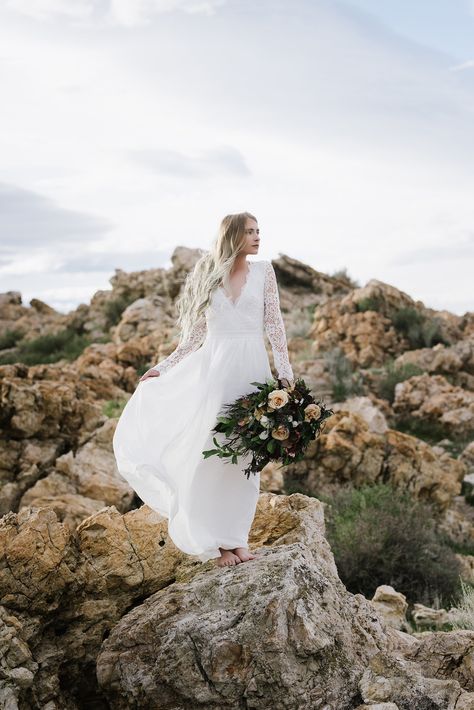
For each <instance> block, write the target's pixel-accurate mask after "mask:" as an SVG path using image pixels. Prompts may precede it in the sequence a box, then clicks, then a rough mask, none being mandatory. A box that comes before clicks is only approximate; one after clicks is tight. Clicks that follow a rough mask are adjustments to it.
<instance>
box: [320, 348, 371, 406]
mask: <svg viewBox="0 0 474 710" xmlns="http://www.w3.org/2000/svg"><path fill="white" fill-rule="evenodd" d="M325 360H326V363H327V365H326V366H327V369H328V371H329V374H330V376H331V384H332V400H333V401H334V402H343V401H344V400H345V399H347V398H348V397H350V396H352V395H360V394H364V391H365V390H364V385H363V381H362V376H361V374H360V372H359V371H354V368H353V367H352V363H351V362H350V360H349V359H348V358H347V357H346V356H345V354H344V351H343V350H342V348H340V347H336V348H334V349H333V350H331V351H329V352H327V353H326V354H325Z"/></svg>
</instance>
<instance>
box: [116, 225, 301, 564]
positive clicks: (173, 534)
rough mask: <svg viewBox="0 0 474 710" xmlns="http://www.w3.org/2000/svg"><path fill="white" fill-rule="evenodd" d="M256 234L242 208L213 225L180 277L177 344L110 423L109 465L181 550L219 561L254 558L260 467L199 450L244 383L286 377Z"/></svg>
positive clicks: (275, 302)
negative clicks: (205, 246) (205, 247)
mask: <svg viewBox="0 0 474 710" xmlns="http://www.w3.org/2000/svg"><path fill="white" fill-rule="evenodd" d="M259 246H260V230H259V228H258V223H257V219H256V218H255V217H254V216H253V215H252V214H250V213H249V212H242V213H238V214H231V215H227V216H226V217H224V219H223V220H222V221H221V224H220V228H219V232H218V235H217V238H216V240H215V241H214V243H213V245H212V247H211V249H210V251H209V252H204V254H202V255H201V256H200V258H199V259H198V261H197V262H196V264H195V266H194V268H193V269H192V270H191V272H190V273H189V274H188V275H187V277H186V279H185V283H184V286H183V289H182V291H181V294H180V296H179V297H178V299H177V301H176V307H177V311H178V319H177V326H178V328H179V330H180V338H179V342H178V344H177V346H176V348H175V350H174V351H173V352H172V353H171V354H170V355H168V356H167V357H165V358H164V359H163V360H161V361H160V362H158V363H157V364H156V365H154V366H153V367H151V368H150V369H149V370H148V371H147V372H145V374H144V375H143V376H142V377H141V378H140V380H139V382H138V384H137V387H136V389H135V391H134V393H133V394H132V396H131V397H130V399H129V400H128V402H127V404H126V406H125V408H124V410H123V412H122V414H121V416H120V418H119V421H118V422H117V427H116V429H115V433H114V437H113V448H114V454H115V459H116V462H117V469H118V471H119V473H120V475H121V476H122V477H123V478H125V479H126V480H127V481H128V482H129V484H130V485H131V486H132V488H133V489H134V490H135V491H136V492H137V494H138V495H139V496H140V498H141V499H142V500H143V501H144V502H145V503H146V504H148V505H149V506H150V507H151V508H153V509H154V510H156V511H158V512H159V513H161V514H162V515H164V516H165V517H166V518H167V519H168V534H169V537H170V538H171V540H172V541H173V543H174V544H175V545H176V546H177V547H178V548H179V549H180V550H182V551H183V552H185V553H186V554H189V555H195V556H197V557H198V559H200V560H201V561H203V562H205V561H206V560H209V559H214V558H216V560H217V564H218V565H219V566H228V565H235V564H239V563H241V562H246V561H248V560H252V559H255V558H256V557H257V555H256V554H255V553H253V552H251V551H250V550H249V549H248V535H249V530H250V527H251V525H252V522H253V518H254V515H255V509H256V505H257V500H258V495H259V489H260V472H257V473H256V474H254V475H251V476H250V479H248V478H246V476H245V475H244V474H243V470H244V468H245V466H246V464H247V459H248V457H249V456H250V455H249V454H248V455H247V456H246V457H241V459H240V460H239V462H238V463H237V464H232V463H230V462H229V461H225V460H223V459H220V458H219V457H216V456H212V457H209V458H207V459H205V458H204V457H203V454H202V452H203V451H204V450H206V449H208V448H210V447H212V445H213V442H212V438H213V436H216V438H217V439H219V438H220V437H221V436H223V435H221V434H216V433H215V432H212V431H211V430H212V428H213V427H214V425H215V423H216V419H217V416H218V415H219V414H221V413H222V407H223V405H224V404H227V403H230V402H232V401H234V400H235V399H236V398H237V397H240V396H242V395H244V394H247V393H250V392H253V391H255V390H256V387H255V386H254V385H252V384H251V383H252V382H262V381H265V380H266V379H268V378H271V377H273V375H272V371H271V368H270V363H269V359H268V355H267V351H266V348H265V341H264V334H266V335H267V337H268V339H269V341H270V344H271V347H272V352H273V359H274V363H275V368H276V370H277V373H278V377H279V378H280V379H281V380H282V381H283V385H284V386H285V385H290V384H293V383H294V379H293V370H292V368H291V365H290V362H289V358H288V348H287V340H286V334H285V328H284V324H283V319H282V315H281V311H280V301H279V294H278V286H277V280H276V275H275V271H274V268H273V265H272V263H271V261H266V260H257V261H248V260H247V257H248V256H253V255H255V254H258V249H259Z"/></svg>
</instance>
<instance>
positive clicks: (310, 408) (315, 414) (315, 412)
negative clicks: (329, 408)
mask: <svg viewBox="0 0 474 710" xmlns="http://www.w3.org/2000/svg"><path fill="white" fill-rule="evenodd" d="M320 416H321V407H318V405H317V404H308V405H307V406H306V407H305V408H304V420H305V422H309V421H311V419H319V417H320Z"/></svg>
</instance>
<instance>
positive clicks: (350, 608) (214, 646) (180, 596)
mask: <svg viewBox="0 0 474 710" xmlns="http://www.w3.org/2000/svg"><path fill="white" fill-rule="evenodd" d="M227 572H228V571H227ZM362 629H364V632H365V643H364V645H363V646H362V645H360V644H359V642H358V640H357V639H358V638H359V635H360V634H361V633H364V632H363V631H362ZM383 643H384V633H383V627H381V626H380V625H379V623H378V621H377V619H376V617H375V616H374V615H373V612H370V610H369V605H368V602H367V601H366V600H365V599H364V598H363V597H361V596H360V595H356V596H354V597H352V596H351V597H348V596H347V592H345V590H344V588H343V587H342V585H341V584H340V583H338V582H337V581H336V578H334V577H332V574H331V573H330V571H329V569H327V568H325V565H324V562H323V561H322V560H320V559H318V558H317V557H316V556H315V554H314V553H313V552H311V551H310V550H309V548H307V547H306V546H305V545H303V544H302V543H299V542H296V543H293V544H290V545H285V546H281V547H280V546H278V547H274V548H271V549H267V550H261V552H260V558H259V560H258V562H256V564H254V560H252V561H251V563H250V564H248V565H244V564H242V565H237V567H236V568H234V569H232V571H231V572H230V573H226V572H224V573H222V570H221V569H218V568H215V569H212V570H208V571H206V572H205V573H204V572H201V573H198V574H197V575H195V577H194V578H193V583H192V586H191V585H188V584H184V583H181V584H178V583H176V584H174V585H173V587H172V588H171V587H170V588H168V589H166V590H162V591H161V592H158V593H156V594H154V595H152V596H151V597H149V598H148V599H147V600H145V601H144V603H143V604H142V605H140V606H139V607H136V608H135V609H133V610H132V611H131V612H129V613H128V614H126V615H125V616H124V617H123V618H122V619H121V621H120V622H119V624H118V625H117V626H116V627H115V628H114V629H113V631H112V632H111V634H110V635H109V636H108V638H107V639H105V641H104V643H103V645H102V649H101V651H100V653H99V656H98V659H97V677H98V681H99V685H100V687H102V688H103V690H104V692H105V693H106V696H107V699H108V701H109V703H111V705H112V706H113V707H114V708H117V710H120V708H127V707H130V704H131V703H132V702H134V703H136V704H138V705H139V706H140V705H141V706H144V705H145V706H147V707H158V706H159V707H160V708H162V709H163V710H165V709H166V708H173V707H180V708H183V709H184V708H197V707H211V706H217V707H220V708H224V707H225V708H241V707H242V703H243V702H245V703H246V704H247V706H249V707H254V708H283V707H292V708H303V707H323V706H324V704H326V706H329V707H333V708H340V709H341V710H342V708H349V707H351V703H352V700H353V698H354V697H355V696H356V693H357V682H358V678H360V676H361V674H362V673H363V670H364V667H365V664H366V663H367V662H368V660H369V658H370V656H371V655H372V654H374V653H376V652H377V650H378V648H377V647H378V644H383ZM349 658H350V659H351V661H350V662H349V660H348V659H349ZM151 659H153V661H152V662H150V661H151ZM124 668H126V672H124V671H123V669H124ZM308 668H311V673H310V674H308ZM276 678H277V679H278V682H275V679H276ZM132 698H133V700H132ZM244 699H245V700H244ZM158 703H159V705H158Z"/></svg>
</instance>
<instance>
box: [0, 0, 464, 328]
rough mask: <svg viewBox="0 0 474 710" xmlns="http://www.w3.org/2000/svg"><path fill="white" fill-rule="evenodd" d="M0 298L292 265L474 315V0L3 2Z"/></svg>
mask: <svg viewBox="0 0 474 710" xmlns="http://www.w3.org/2000/svg"><path fill="white" fill-rule="evenodd" d="M0 91H1V95H0V101H1V109H0V158H1V159H0V291H7V290H17V291H21V293H22V296H23V302H24V303H25V304H28V302H29V300H30V299H31V298H33V297H35V298H41V299H43V300H45V301H46V302H47V303H49V304H51V305H52V306H54V307H55V308H57V309H59V310H60V311H63V312H67V311H68V310H70V309H72V308H75V307H76V306H77V305H78V304H79V303H84V302H89V300H90V298H91V296H92V295H93V294H94V292H95V291H97V290H98V289H108V288H110V283H109V279H110V277H111V276H112V275H113V273H114V269H115V268H122V269H124V270H126V271H133V270H136V269H146V268H152V267H158V266H165V267H167V266H169V265H170V264H171V262H170V255H171V253H172V251H173V249H174V247H175V246H177V245H184V246H188V247H202V248H208V247H209V246H210V244H211V242H212V240H213V239H214V238H215V236H216V233H217V229H218V226H219V222H220V220H221V219H222V217H223V216H224V215H226V214H228V213H230V212H240V211H243V210H248V211H250V212H252V213H253V214H255V215H256V217H257V219H258V222H259V227H260V236H261V248H260V253H259V255H258V257H250V259H253V258H258V259H272V258H276V257H277V256H278V254H279V253H280V252H282V253H286V254H288V255H289V256H291V257H292V258H295V259H300V260H302V261H304V262H306V263H308V264H310V265H311V266H313V267H314V268H316V269H318V270H321V271H324V272H327V273H332V272H334V271H335V270H337V269H340V268H344V267H345V268H346V269H347V270H348V272H349V274H350V275H351V276H352V277H353V278H355V279H356V280H357V281H359V283H360V284H361V285H363V284H364V283H366V282H367V281H368V280H369V279H371V278H377V279H380V280H382V281H386V282H388V283H390V284H393V285H394V286H396V287H398V288H400V289H402V290H403V291H405V292H407V293H408V294H410V295H411V296H412V297H413V298H416V299H420V300H422V301H423V302H424V303H425V304H426V305H427V306H429V307H432V308H439V309H448V310H451V311H452V312H454V313H458V314H463V313H464V312H465V311H467V310H474V288H473V278H472V274H473V273H474V0H350V1H349V0H340V1H329V0H327V1H320V0H0Z"/></svg>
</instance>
